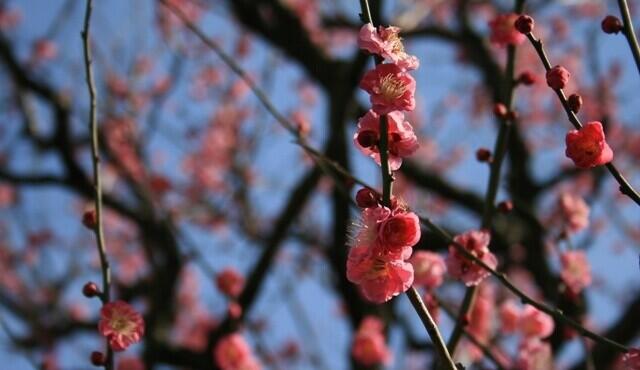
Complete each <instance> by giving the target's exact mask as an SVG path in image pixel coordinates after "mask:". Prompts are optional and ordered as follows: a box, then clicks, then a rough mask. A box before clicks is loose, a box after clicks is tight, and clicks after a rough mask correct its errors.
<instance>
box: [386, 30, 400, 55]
mask: <svg viewBox="0 0 640 370" xmlns="http://www.w3.org/2000/svg"><path fill="white" fill-rule="evenodd" d="M387 41H388V42H389V44H390V45H391V50H392V51H393V52H394V53H395V54H404V45H403V44H402V38H401V37H400V36H398V34H397V33H394V34H392V35H391V36H389V38H388V39H387Z"/></svg>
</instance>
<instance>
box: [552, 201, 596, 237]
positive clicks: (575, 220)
mask: <svg viewBox="0 0 640 370" xmlns="http://www.w3.org/2000/svg"><path fill="white" fill-rule="evenodd" d="M558 205H559V208H560V212H561V213H562V216H563V219H564V220H565V223H566V229H567V231H569V232H572V233H576V232H578V231H580V230H582V229H584V228H586V227H587V226H589V206H588V205H587V203H585V201H584V200H583V199H582V198H581V197H580V196H578V195H574V194H572V193H569V192H564V193H562V194H561V195H560V198H559V199H558Z"/></svg>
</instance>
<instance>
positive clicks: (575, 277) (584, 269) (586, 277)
mask: <svg viewBox="0 0 640 370" xmlns="http://www.w3.org/2000/svg"><path fill="white" fill-rule="evenodd" d="M560 264H561V265H562V271H561V272H560V277H561V278H562V281H563V282H564V283H565V284H566V285H567V288H568V289H569V290H570V291H571V292H572V293H574V294H578V293H580V292H581V291H582V290H583V289H584V288H586V287H588V286H589V285H591V266H590V265H589V260H588V259H587V255H586V254H585V253H584V252H583V251H568V252H564V253H562V255H561V256H560Z"/></svg>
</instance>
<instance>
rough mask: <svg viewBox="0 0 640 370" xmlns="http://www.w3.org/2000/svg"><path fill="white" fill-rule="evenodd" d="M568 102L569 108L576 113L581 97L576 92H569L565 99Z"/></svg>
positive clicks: (580, 104)
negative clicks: (569, 94)
mask: <svg viewBox="0 0 640 370" xmlns="http://www.w3.org/2000/svg"><path fill="white" fill-rule="evenodd" d="M567 102H568V103H569V108H570V109H571V111H572V112H573V113H578V112H579V111H580V108H581V107H582V97H581V96H580V95H578V94H571V96H569V98H568V99H567Z"/></svg>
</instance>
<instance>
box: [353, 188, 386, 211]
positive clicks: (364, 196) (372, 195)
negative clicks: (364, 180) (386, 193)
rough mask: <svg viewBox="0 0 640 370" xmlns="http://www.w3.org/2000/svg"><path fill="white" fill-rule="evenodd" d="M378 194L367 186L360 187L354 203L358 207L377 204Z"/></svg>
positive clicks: (368, 206) (369, 206)
mask: <svg viewBox="0 0 640 370" xmlns="http://www.w3.org/2000/svg"><path fill="white" fill-rule="evenodd" d="M379 201H380V195H379V194H378V193H376V192H375V191H373V190H371V189H369V188H362V189H360V190H358V192H357V193H356V204H357V205H358V207H360V208H371V207H375V206H377V205H378V202H379Z"/></svg>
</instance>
